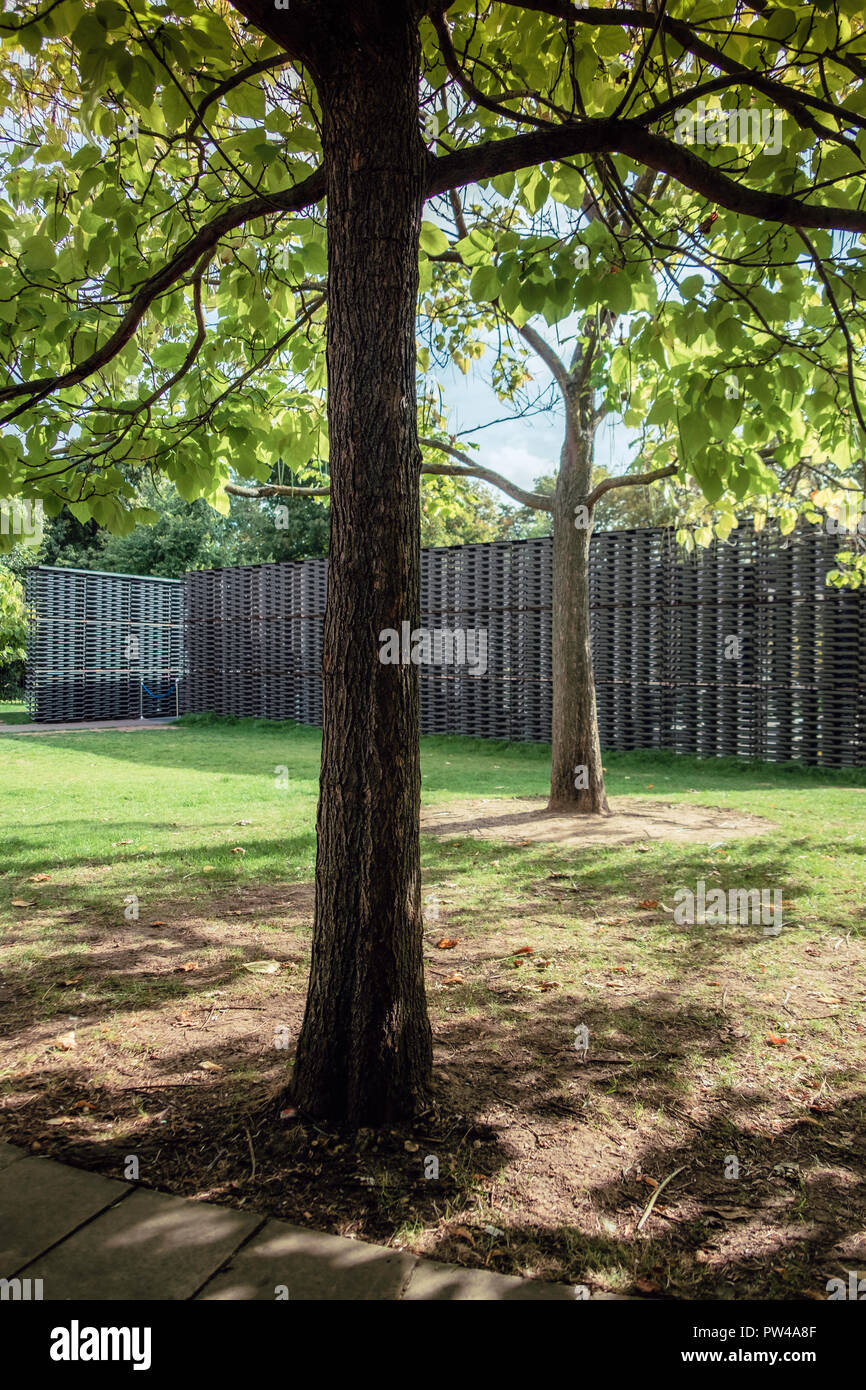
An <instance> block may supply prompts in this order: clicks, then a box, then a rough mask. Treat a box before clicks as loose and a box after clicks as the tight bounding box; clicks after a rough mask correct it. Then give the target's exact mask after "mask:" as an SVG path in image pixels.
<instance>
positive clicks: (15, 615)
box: [0, 565, 27, 697]
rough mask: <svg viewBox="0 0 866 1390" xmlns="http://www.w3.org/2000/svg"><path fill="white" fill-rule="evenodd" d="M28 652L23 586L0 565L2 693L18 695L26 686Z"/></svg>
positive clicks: (0, 695) (3, 694)
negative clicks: (25, 661)
mask: <svg viewBox="0 0 866 1390" xmlns="http://www.w3.org/2000/svg"><path fill="white" fill-rule="evenodd" d="M26 655H27V609H26V607H25V605H24V590H23V587H22V585H21V582H20V580H19V579H17V578H16V576H15V575H14V574H13V573H12V571H11V570H10V569H7V568H6V567H5V566H2V565H0V697H2V696H11V695H17V693H18V691H19V690H20V689H21V687H22V686H23V684H24V660H25V657H26Z"/></svg>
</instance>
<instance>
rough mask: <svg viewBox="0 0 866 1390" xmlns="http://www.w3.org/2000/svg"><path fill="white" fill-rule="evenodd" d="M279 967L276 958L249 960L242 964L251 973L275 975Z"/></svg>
mask: <svg viewBox="0 0 866 1390" xmlns="http://www.w3.org/2000/svg"><path fill="white" fill-rule="evenodd" d="M279 969H280V962H279V961H278V960H250V961H247V962H246V964H245V965H244V970H249V971H251V972H252V974H253V975H277V974H278V973H279Z"/></svg>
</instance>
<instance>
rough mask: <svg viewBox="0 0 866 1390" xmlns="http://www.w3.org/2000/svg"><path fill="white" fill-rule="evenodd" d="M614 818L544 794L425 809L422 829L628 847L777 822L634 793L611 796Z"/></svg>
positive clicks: (748, 830) (445, 834) (735, 835)
mask: <svg viewBox="0 0 866 1390" xmlns="http://www.w3.org/2000/svg"><path fill="white" fill-rule="evenodd" d="M609 801H610V809H611V812H612V814H611V815H610V816H583V815H575V814H574V812H572V811H550V810H548V808H547V803H546V801H545V800H544V798H543V797H536V796H531V797H530V796H527V797H514V798H513V799H512V800H509V802H508V803H507V804H508V808H509V809H508V810H507V811H506V812H505V813H504V814H503V812H502V805H503V800H502V798H501V797H479V798H478V799H474V800H460V801H454V802H452V803H451V804H449V805H447V806H435V807H428V808H427V809H426V810H422V812H421V828H422V830H423V831H424V832H425V834H427V835H439V836H441V837H442V838H443V839H450V838H452V837H453V838H456V837H458V836H461V837H462V836H466V837H467V838H469V839H473V840H507V841H510V842H515V841H516V842H517V843H518V844H527V845H528V844H557V845H575V846H584V847H585V846H589V845H599V844H601V845H628V844H632V843H634V842H635V841H637V840H677V841H680V842H682V841H693V842H696V843H698V844H701V843H705V842H710V841H715V840H736V839H741V838H744V837H746V836H748V835H766V834H767V832H768V831H770V830H775V829H776V826H775V825H774V823H773V822H772V821H769V820H764V819H763V818H762V817H761V816H751V815H747V814H744V813H743V812H742V811H732V810H730V809H728V808H725V807H721V806H694V805H691V804H688V803H683V802H677V803H672V802H665V801H653V800H648V799H641V798H639V797H634V796H615V797H611V798H610V799H609Z"/></svg>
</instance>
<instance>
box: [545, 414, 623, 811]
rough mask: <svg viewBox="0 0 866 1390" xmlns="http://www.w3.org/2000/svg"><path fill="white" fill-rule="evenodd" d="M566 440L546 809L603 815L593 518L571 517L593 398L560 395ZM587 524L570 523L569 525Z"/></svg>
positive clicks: (556, 512) (584, 489) (585, 485)
mask: <svg viewBox="0 0 866 1390" xmlns="http://www.w3.org/2000/svg"><path fill="white" fill-rule="evenodd" d="M566 421H567V423H566V439H565V443H564V445H563V449H562V459H561V463H560V469H559V475H558V477H557V483H556V495H555V499H554V508H553V653H552V655H553V727H552V739H551V743H552V747H551V768H550V801H549V806H550V808H551V810H566V809H567V810H571V811H576V812H586V813H589V814H597V815H609V814H610V808H609V807H608V804H607V797H606V795H605V790H604V772H603V770H602V764H601V745H600V743H599V738H598V717H597V712H596V705H595V674H594V671H593V665H592V650H591V647H590V641H589V542H590V537H591V535H592V515H591V514H589V515H588V517H585V516H584V514H583V513H578V515H577V518H576V516H575V508H576V507H580V506H582V505H583V503H584V500H585V498H586V496H587V494H588V492H589V490H590V480H591V477H592V454H593V425H592V412H591V401H587V400H584V401H580V400H578V399H575V397H574V396H572V395H567V396H566ZM576 519H577V520H578V521H579V522H583V521H584V520H586V521H587V523H588V524H586V525H577V526H576V525H575V520H576Z"/></svg>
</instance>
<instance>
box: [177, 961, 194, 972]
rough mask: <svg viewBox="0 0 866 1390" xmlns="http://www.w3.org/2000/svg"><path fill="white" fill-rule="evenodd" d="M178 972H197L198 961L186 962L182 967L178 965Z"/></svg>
mask: <svg viewBox="0 0 866 1390" xmlns="http://www.w3.org/2000/svg"><path fill="white" fill-rule="evenodd" d="M177 968H178V970H179V971H180V970H198V961H195V960H188V961H185V962H184V964H183V965H179V966H178V967H177Z"/></svg>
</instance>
